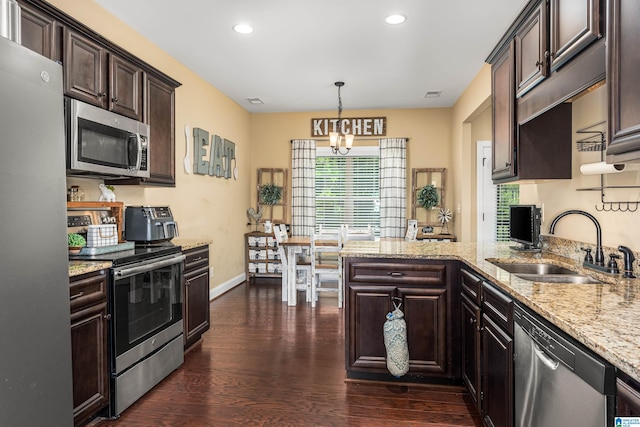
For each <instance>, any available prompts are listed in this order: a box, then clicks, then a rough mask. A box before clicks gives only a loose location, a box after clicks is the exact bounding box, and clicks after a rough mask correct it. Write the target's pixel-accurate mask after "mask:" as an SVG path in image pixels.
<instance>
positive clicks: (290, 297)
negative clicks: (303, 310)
mask: <svg viewBox="0 0 640 427" xmlns="http://www.w3.org/2000/svg"><path fill="white" fill-rule="evenodd" d="M280 245H282V246H283V247H284V248H285V250H286V256H287V305H296V304H297V303H298V292H297V288H296V279H297V277H296V267H297V260H298V254H300V253H302V252H303V250H304V249H305V248H310V247H311V238H310V237H309V236H292V237H289V238H288V239H287V240H284V241H282V242H281V243H280ZM308 279H309V280H310V279H311V278H308Z"/></svg>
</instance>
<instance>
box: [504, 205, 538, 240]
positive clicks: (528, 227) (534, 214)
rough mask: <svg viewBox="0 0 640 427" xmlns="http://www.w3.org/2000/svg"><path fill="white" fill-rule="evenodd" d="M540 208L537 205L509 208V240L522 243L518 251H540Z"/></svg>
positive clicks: (512, 206)
mask: <svg viewBox="0 0 640 427" xmlns="http://www.w3.org/2000/svg"><path fill="white" fill-rule="evenodd" d="M540 222H541V214H540V208H538V207H536V206H535V205H511V206H509V240H511V241H513V242H517V243H520V244H521V246H512V248H513V249H517V250H534V251H535V250H539V248H540Z"/></svg>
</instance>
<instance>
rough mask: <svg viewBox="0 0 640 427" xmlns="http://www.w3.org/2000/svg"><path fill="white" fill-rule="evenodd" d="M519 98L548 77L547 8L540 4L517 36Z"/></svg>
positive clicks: (544, 3) (544, 4)
mask: <svg viewBox="0 0 640 427" xmlns="http://www.w3.org/2000/svg"><path fill="white" fill-rule="evenodd" d="M515 51H516V82H517V84H518V89H517V96H518V97H520V96H522V95H524V94H525V93H526V92H527V91H528V90H530V89H531V88H532V87H534V86H535V85H537V84H538V83H539V82H540V81H541V80H542V79H544V78H545V77H546V76H547V74H548V73H547V64H546V59H545V54H546V52H547V7H546V2H544V1H543V2H542V3H540V5H539V6H538V8H537V9H536V10H535V11H534V12H533V13H532V14H531V16H530V17H529V19H527V20H526V21H525V23H524V24H522V27H520V28H519V29H518V31H517V32H516V35H515Z"/></svg>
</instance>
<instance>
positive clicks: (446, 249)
mask: <svg viewBox="0 0 640 427" xmlns="http://www.w3.org/2000/svg"><path fill="white" fill-rule="evenodd" d="M510 244H511V245H512V244H513V243H506V242H505V243H493V244H476V243H435V242H428V243H423V242H407V241H405V240H403V239H383V240H381V241H377V242H366V241H351V242H348V243H347V244H346V246H345V247H344V248H343V250H342V251H341V252H340V254H341V255H342V256H343V257H367V258H408V259H457V260H460V261H462V262H464V263H465V264H466V265H467V266H468V267H470V268H471V269H473V270H475V271H476V272H477V273H479V274H480V275H482V276H484V277H485V278H486V279H488V280H489V281H491V282H493V283H494V284H496V285H497V286H499V287H500V288H502V289H503V290H504V291H506V292H507V293H508V294H510V295H512V296H513V297H514V298H515V299H516V300H517V301H519V302H520V303H522V304H524V305H526V306H528V307H529V308H531V309H533V310H534V311H535V312H537V313H538V314H540V315H541V316H542V317H544V318H546V319H547V320H549V321H550V322H552V323H553V324H555V325H556V326H558V327H559V328H560V329H562V330H563V331H565V332H566V333H567V334H569V335H571V336H572V337H573V338H575V339H576V340H578V341H579V342H581V343H583V344H584V345H585V346H586V347H588V348H590V349H591V350H593V351H594V352H595V353H597V354H599V355H600V356H602V357H603V358H604V359H606V360H608V361H609V362H610V363H612V364H613V365H614V366H616V367H618V368H619V369H620V370H622V371H623V372H625V373H626V374H628V375H629V376H631V377H632V378H634V379H635V380H636V381H640V328H638V325H639V324H640V279H623V278H622V275H608V274H601V273H598V272H596V271H592V270H590V269H584V268H583V267H582V265H581V264H580V263H577V262H575V261H573V260H572V259H570V258H565V257H562V256H558V255H554V254H551V253H546V252H544V253H542V254H533V253H519V252H515V251H512V250H510V249H509V245H510ZM487 259H491V260H494V261H495V260H499V261H500V262H512V263H515V262H522V261H526V262H545V263H551V264H555V265H560V266H564V267H568V268H570V269H572V270H574V271H577V272H579V273H581V274H586V275H588V276H591V277H594V278H596V279H599V280H602V281H604V282H606V283H602V284H564V283H562V284H559V283H540V282H532V281H528V280H524V279H520V278H518V277H516V276H515V275H512V274H510V273H508V272H507V271H505V270H503V269H501V268H498V267H496V266H495V265H494V264H492V263H491V262H489V261H487Z"/></svg>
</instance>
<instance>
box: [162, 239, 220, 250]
mask: <svg viewBox="0 0 640 427" xmlns="http://www.w3.org/2000/svg"><path fill="white" fill-rule="evenodd" d="M171 243H173V244H174V245H177V246H181V247H182V250H183V251H187V250H189V249H193V248H197V247H199V246H208V245H210V244H211V243H212V240H210V239H203V238H197V239H195V238H194V239H192V238H188V237H175V238H173V239H171Z"/></svg>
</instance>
